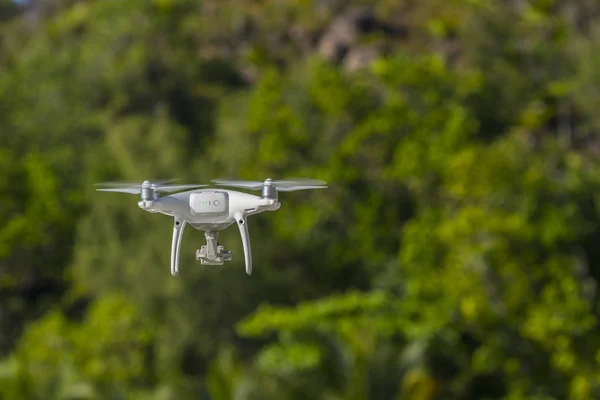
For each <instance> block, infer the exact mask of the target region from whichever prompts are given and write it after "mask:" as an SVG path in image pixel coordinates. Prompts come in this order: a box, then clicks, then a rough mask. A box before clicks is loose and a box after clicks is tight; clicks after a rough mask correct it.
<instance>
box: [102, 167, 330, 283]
mask: <svg viewBox="0 0 600 400" xmlns="http://www.w3.org/2000/svg"><path fill="white" fill-rule="evenodd" d="M166 182H169V181H161V182H149V181H144V182H143V183H142V184H141V185H139V184H134V185H131V184H124V183H105V184H100V185H103V186H106V188H103V189H97V190H99V191H106V192H121V193H131V194H140V201H139V202H138V206H139V207H140V208H141V209H142V210H145V211H148V212H150V213H161V214H165V215H169V216H172V217H173V239H172V243H171V275H173V276H177V275H178V274H179V249H180V247H181V237H182V235H183V231H184V228H185V226H186V225H191V226H192V227H194V228H196V229H198V230H202V231H204V232H205V237H206V245H203V246H202V247H201V248H200V249H199V250H197V251H196V260H199V261H200V262H201V263H202V264H207V265H222V264H223V263H224V262H225V261H231V252H230V251H226V250H225V248H224V247H223V246H220V245H219V243H218V241H217V240H218V235H219V231H221V230H224V229H227V228H228V227H230V226H231V225H232V224H237V226H238V228H239V231H240V235H241V238H242V245H243V248H244V258H245V264H246V273H247V274H248V275H250V274H252V251H251V246H250V235H249V233H248V226H247V217H248V216H249V215H254V214H258V213H261V212H264V211H276V210H278V209H279V208H280V207H281V203H280V202H279V200H278V196H277V192H278V191H294V190H303V189H319V188H325V187H327V186H324V185H325V182H323V181H317V180H312V179H311V180H307V179H301V180H286V181H273V180H271V179H267V180H265V181H264V182H258V181H238V180H213V182H215V183H217V184H219V185H227V186H236V187H241V188H245V189H250V190H261V191H262V193H261V196H255V195H252V194H249V193H244V192H238V191H234V190H224V189H220V188H208V189H199V188H200V187H205V186H207V185H165V183H166ZM191 188H195V189H193V190H188V191H185V192H179V193H175V194H171V195H167V196H164V197H160V196H159V193H161V192H175V191H179V190H184V189H191Z"/></svg>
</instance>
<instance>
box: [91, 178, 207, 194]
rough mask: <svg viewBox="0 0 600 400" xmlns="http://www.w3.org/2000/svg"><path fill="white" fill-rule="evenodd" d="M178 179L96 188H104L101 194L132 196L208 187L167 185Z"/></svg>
mask: <svg viewBox="0 0 600 400" xmlns="http://www.w3.org/2000/svg"><path fill="white" fill-rule="evenodd" d="M175 180H176V179H164V180H157V181H144V182H142V183H141V184H140V183H139V181H137V182H130V181H129V182H125V181H124V182H104V183H97V184H96V186H104V187H103V188H100V189H96V190H97V191H99V192H118V193H130V194H140V193H142V192H146V191H153V192H158V193H161V192H165V193H172V192H177V191H180V190H184V189H194V188H199V187H205V186H208V185H195V184H191V185H168V184H167V183H169V182H173V181H175Z"/></svg>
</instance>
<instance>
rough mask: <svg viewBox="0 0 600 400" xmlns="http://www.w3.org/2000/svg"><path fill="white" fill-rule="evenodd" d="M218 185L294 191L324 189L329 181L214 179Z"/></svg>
mask: <svg viewBox="0 0 600 400" xmlns="http://www.w3.org/2000/svg"><path fill="white" fill-rule="evenodd" d="M212 181H213V182H214V183H216V184H217V185H223V186H231V187H239V188H243V189H248V190H261V189H263V188H264V187H269V186H270V187H274V188H276V189H277V191H279V192H292V191H295V190H306V189H324V188H326V187H327V186H326V185H327V182H325V181H321V180H318V179H308V178H290V179H281V180H273V179H267V180H265V181H264V182H260V181H248V180H241V179H213V180H212Z"/></svg>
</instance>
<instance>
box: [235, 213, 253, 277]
mask: <svg viewBox="0 0 600 400" xmlns="http://www.w3.org/2000/svg"><path fill="white" fill-rule="evenodd" d="M234 218H235V222H236V223H237V225H238V228H239V229H240V236H241V237H242V245H243V246H244V259H245V261H246V274H248V275H252V251H251V248H250V235H249V234H248V225H247V221H246V216H245V215H244V214H243V213H240V212H237V213H235V215H234Z"/></svg>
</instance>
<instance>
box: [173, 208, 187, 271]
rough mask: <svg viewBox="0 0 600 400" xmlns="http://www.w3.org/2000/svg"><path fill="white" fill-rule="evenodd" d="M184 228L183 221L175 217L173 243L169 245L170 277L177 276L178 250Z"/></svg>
mask: <svg viewBox="0 0 600 400" xmlns="http://www.w3.org/2000/svg"><path fill="white" fill-rule="evenodd" d="M183 228H185V221H182V220H180V219H179V218H177V217H175V220H174V224H173V242H172V243H171V275H173V276H177V275H179V248H180V247H181V237H182V235H183Z"/></svg>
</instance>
